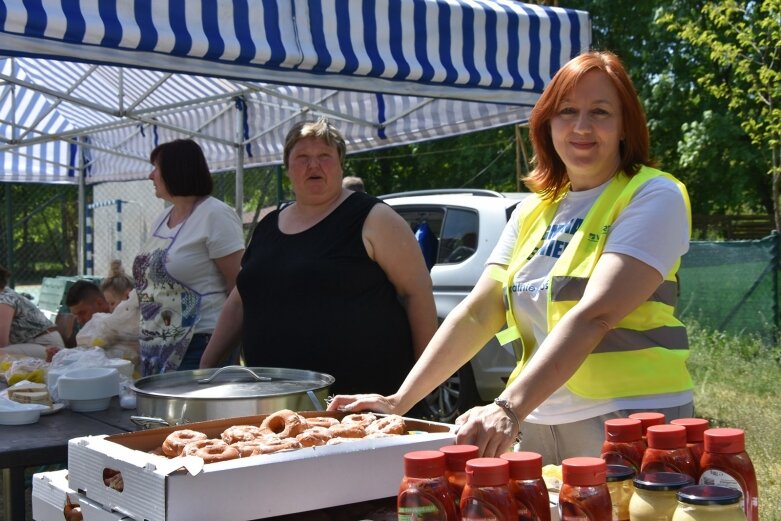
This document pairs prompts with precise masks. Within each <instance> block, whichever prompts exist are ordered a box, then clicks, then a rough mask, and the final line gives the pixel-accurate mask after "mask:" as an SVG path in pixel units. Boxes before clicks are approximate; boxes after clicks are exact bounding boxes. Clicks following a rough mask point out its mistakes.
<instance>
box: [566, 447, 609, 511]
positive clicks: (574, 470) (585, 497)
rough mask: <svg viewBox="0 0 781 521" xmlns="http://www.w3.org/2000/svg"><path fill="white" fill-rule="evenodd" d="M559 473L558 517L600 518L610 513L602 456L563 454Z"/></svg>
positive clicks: (605, 467) (605, 472)
mask: <svg viewBox="0 0 781 521" xmlns="http://www.w3.org/2000/svg"><path fill="white" fill-rule="evenodd" d="M561 475H562V481H563V483H562V485H561V490H560V491H559V518H560V519H561V521H603V520H607V519H611V518H612V517H613V509H612V503H611V502H610V491H609V490H608V488H607V464H606V463H605V460H603V459H602V458H588V457H579V458H567V459H565V460H564V461H562V462H561Z"/></svg>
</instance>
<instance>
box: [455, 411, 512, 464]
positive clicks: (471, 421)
mask: <svg viewBox="0 0 781 521" xmlns="http://www.w3.org/2000/svg"><path fill="white" fill-rule="evenodd" d="M455 423H456V426H457V430H456V443H458V444H470V445H477V446H478V447H479V448H480V454H481V455H482V457H485V458H498V457H499V455H500V454H503V453H505V452H508V451H509V450H511V449H512V446H513V443H515V437H516V436H517V435H518V434H519V433H518V432H516V431H517V428H516V427H515V424H514V423H513V421H512V420H511V419H510V417H509V416H507V413H506V412H504V411H503V410H502V408H501V407H499V406H498V405H494V404H490V405H485V406H483V407H473V408H472V409H469V410H468V411H466V412H465V413H464V414H462V415H461V416H459V417H458V418H456V422H455Z"/></svg>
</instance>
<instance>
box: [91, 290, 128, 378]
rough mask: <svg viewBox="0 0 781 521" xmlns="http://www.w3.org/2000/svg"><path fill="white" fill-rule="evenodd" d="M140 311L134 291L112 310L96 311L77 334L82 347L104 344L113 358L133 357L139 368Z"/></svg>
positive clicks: (107, 352) (101, 345)
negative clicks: (110, 311)
mask: <svg viewBox="0 0 781 521" xmlns="http://www.w3.org/2000/svg"><path fill="white" fill-rule="evenodd" d="M139 323H140V322H139V310H138V298H137V297H136V294H135V290H133V291H131V292H130V295H129V296H128V298H127V299H126V300H123V301H122V302H120V303H119V305H117V307H116V309H114V312H113V313H95V314H94V315H92V318H91V319H90V320H89V321H88V322H87V323H86V324H85V325H84V327H82V329H81V330H80V331H79V332H78V334H77V335H76V344H77V345H78V346H81V347H101V348H103V349H104V350H105V351H106V354H107V355H108V356H109V357H110V358H122V359H124V360H130V362H132V363H133V367H134V368H135V371H134V372H135V373H136V374H138V370H139V363H140V357H139V354H138V353H139V348H138V331H139Z"/></svg>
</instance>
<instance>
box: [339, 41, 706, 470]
mask: <svg viewBox="0 0 781 521" xmlns="http://www.w3.org/2000/svg"><path fill="white" fill-rule="evenodd" d="M530 131H531V139H532V144H533V146H534V151H535V156H534V160H535V168H534V171H533V172H532V173H531V174H530V175H529V177H528V178H527V179H526V184H527V186H529V188H530V189H532V190H533V191H534V192H535V195H534V196H533V197H529V198H527V199H526V200H525V201H524V202H523V203H522V204H521V205H519V207H518V208H517V210H516V211H515V213H514V215H513V217H512V218H511V219H510V221H509V222H508V224H507V227H506V228H505V230H504V233H503V235H502V238H501V239H500V241H499V244H498V245H497V246H496V248H495V250H494V251H493V253H492V254H491V256H490V257H489V259H488V261H487V263H486V268H485V271H484V273H483V275H482V277H481V278H480V280H479V282H478V283H477V285H476V286H475V288H474V289H473V290H472V292H471V293H470V295H469V296H468V297H467V298H466V299H464V301H463V302H462V303H461V304H460V305H459V306H458V307H457V308H456V309H455V310H454V311H453V312H451V313H450V314H449V315H448V317H447V319H446V320H445V322H444V323H443V324H442V326H440V328H439V330H438V331H437V333H436V335H435V336H434V338H433V339H432V340H431V342H430V343H429V345H428V346H427V348H426V350H425V351H424V353H423V356H422V357H421V358H420V360H419V361H418V363H417V364H416V365H415V367H414V368H413V370H412V371H411V372H410V374H409V375H408V377H407V379H406V380H405V381H404V383H403V384H402V386H401V387H400V388H399V390H398V391H397V392H396V393H395V394H392V395H389V396H379V395H357V396H337V397H336V398H335V399H334V400H333V402H332V403H331V406H330V407H331V408H332V409H336V408H339V409H342V410H348V411H358V410H363V409H371V410H375V411H382V412H394V413H404V412H406V411H407V410H408V409H409V408H410V407H411V406H412V405H413V404H415V403H416V402H417V401H418V400H420V399H421V398H422V397H424V396H426V394H427V393H429V392H431V391H432V390H433V389H434V388H435V387H436V386H437V385H439V384H440V383H441V382H443V381H444V380H445V379H446V378H448V377H449V376H450V375H451V374H453V373H454V372H455V371H456V370H457V369H458V368H459V367H461V366H462V365H463V364H464V363H466V362H467V361H468V360H469V359H470V358H471V357H472V356H474V354H475V353H476V352H477V351H478V350H479V349H480V348H481V347H482V346H484V345H485V344H486V342H488V340H489V339H490V338H491V336H492V335H494V334H496V333H497V331H499V330H500V329H501V328H502V327H503V326H504V325H505V324H506V325H507V329H505V330H503V331H501V332H499V333H498V335H497V337H498V338H499V340H500V341H501V342H502V343H504V344H506V343H512V345H513V348H514V350H515V353H516V356H517V360H518V363H517V366H516V368H515V370H514V371H513V373H512V374H511V375H510V376H509V379H508V383H507V387H506V389H505V390H504V391H503V392H502V393H501V395H500V396H499V397H498V398H496V400H495V401H494V403H492V404H489V405H485V406H481V407H475V408H473V409H471V410H469V411H466V412H465V413H464V414H462V415H461V416H460V417H459V418H457V419H456V424H458V425H459V428H458V435H457V442H458V443H471V444H474V445H478V446H479V447H480V449H481V453H482V454H483V455H487V456H495V455H498V454H500V453H502V452H504V451H506V450H508V449H509V448H510V447H511V446H512V445H513V440H515V439H518V438H520V433H521V431H523V449H524V450H530V451H535V452H539V453H541V454H542V455H543V461H544V462H545V463H554V464H556V463H560V462H561V460H562V459H564V458H568V457H572V456H589V455H593V456H599V455H600V449H601V444H602V440H603V437H604V421H605V420H607V419H610V418H616V417H623V416H626V415H628V414H630V413H632V412H636V411H644V410H656V411H661V412H663V413H664V414H665V415H666V416H667V419H668V420H671V419H674V418H677V417H686V416H691V415H692V414H693V402H692V396H693V395H692V382H691V378H690V376H689V373H688V371H687V369H686V359H687V357H688V340H687V335H686V329H685V327H684V326H683V324H681V323H680V322H679V321H678V319H677V318H675V316H674V311H675V304H676V299H677V278H676V274H677V271H678V267H679V265H680V259H681V256H682V255H683V254H684V253H685V252H686V251H687V250H688V244H689V236H690V222H691V218H690V213H691V210H690V205H689V200H688V195H687V193H686V189H685V187H684V186H683V185H682V184H681V183H680V182H679V181H678V180H677V179H675V178H673V177H672V176H670V175H669V174H666V173H664V172H661V171H659V170H656V169H655V168H653V166H652V162H651V160H650V157H649V138H648V129H647V126H646V120H645V115H644V112H643V109H642V106H641V104H640V101H639V99H638V97H637V93H636V91H635V89H634V86H633V84H632V81H631V80H630V78H629V76H628V75H627V73H626V70H625V69H624V66H623V65H622V64H621V62H620V60H619V59H618V58H617V57H616V56H615V55H614V54H612V53H609V52H589V53H586V54H583V55H581V56H578V57H576V58H574V59H573V60H571V61H570V62H568V63H567V64H565V65H564V66H563V67H562V68H561V69H560V70H559V71H558V73H557V74H556V75H555V77H554V78H553V80H552V81H551V83H550V85H548V87H547V88H546V89H545V91H544V92H543V94H542V96H541V97H540V99H539V101H538V103H537V104H536V106H535V107H534V109H533V111H532V114H531V119H530Z"/></svg>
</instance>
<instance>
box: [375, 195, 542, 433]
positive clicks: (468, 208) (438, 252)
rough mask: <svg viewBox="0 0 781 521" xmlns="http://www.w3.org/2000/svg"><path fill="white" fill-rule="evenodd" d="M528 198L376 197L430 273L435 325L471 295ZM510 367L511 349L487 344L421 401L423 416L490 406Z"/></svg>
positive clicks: (449, 416) (448, 416)
mask: <svg viewBox="0 0 781 521" xmlns="http://www.w3.org/2000/svg"><path fill="white" fill-rule="evenodd" d="M528 195H529V194H528V193H521V192H517V193H500V192H494V191H491V190H477V189H474V190H473V189H439V190H418V191H412V192H399V193H394V194H388V195H383V196H380V199H382V200H383V201H384V202H386V203H387V204H388V205H390V206H391V207H392V208H393V209H394V210H396V212H398V213H399V215H401V216H402V217H403V218H404V220H406V221H407V222H408V223H409V225H410V228H411V229H412V231H413V232H414V233H415V234H416V237H417V238H418V242H419V243H420V244H421V248H422V249H423V256H424V258H425V259H426V262H427V264H428V265H429V268H430V270H431V280H432V283H433V287H434V301H435V303H436V307H437V317H438V319H439V321H440V323H441V322H442V320H444V319H445V317H446V316H447V315H448V313H450V312H451V311H452V310H453V308H455V307H456V306H457V305H458V303H459V302H461V301H462V300H463V299H464V297H466V295H467V294H468V293H469V292H470V291H471V290H472V288H473V287H474V285H475V284H476V283H477V280H478V279H479V278H480V275H481V274H482V272H483V269H484V267H485V261H486V260H487V259H488V256H489V255H490V254H491V251H492V250H493V249H494V246H495V245H496V243H497V242H498V241H499V237H500V235H501V233H502V230H503V229H504V226H505V224H506V223H507V220H508V219H509V218H510V215H511V214H512V212H513V210H514V209H515V207H516V206H517V205H518V203H519V202H520V201H521V200H522V199H523V198H524V197H526V196H528ZM514 367H515V356H514V353H513V350H512V347H511V346H509V345H508V346H501V345H499V343H498V342H497V341H496V339H495V338H494V339H492V340H491V342H489V343H488V344H487V345H486V346H485V347H484V348H483V349H481V350H480V352H479V353H477V354H476V355H475V356H474V358H472V360H470V361H469V363H467V364H465V365H464V366H463V367H461V368H460V369H459V370H458V372H457V373H455V374H454V375H453V376H452V377H450V378H449V379H448V380H447V381H446V382H445V383H444V384H442V385H441V386H440V387H438V388H437V389H436V390H435V391H434V392H433V393H431V394H430V395H429V396H428V397H427V398H426V399H425V400H424V409H425V411H424V414H425V416H426V417H429V418H431V419H434V420H437V421H443V422H451V421H453V420H454V419H455V418H456V417H457V416H458V415H459V414H461V413H462V412H464V411H466V410H468V409H469V408H471V407H474V406H475V405H480V404H483V403H487V402H489V401H491V400H493V399H494V398H495V397H496V396H498V395H499V393H500V392H501V391H502V389H504V387H505V384H506V383H507V378H508V377H509V375H510V373H511V372H512V370H513V368H514Z"/></svg>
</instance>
